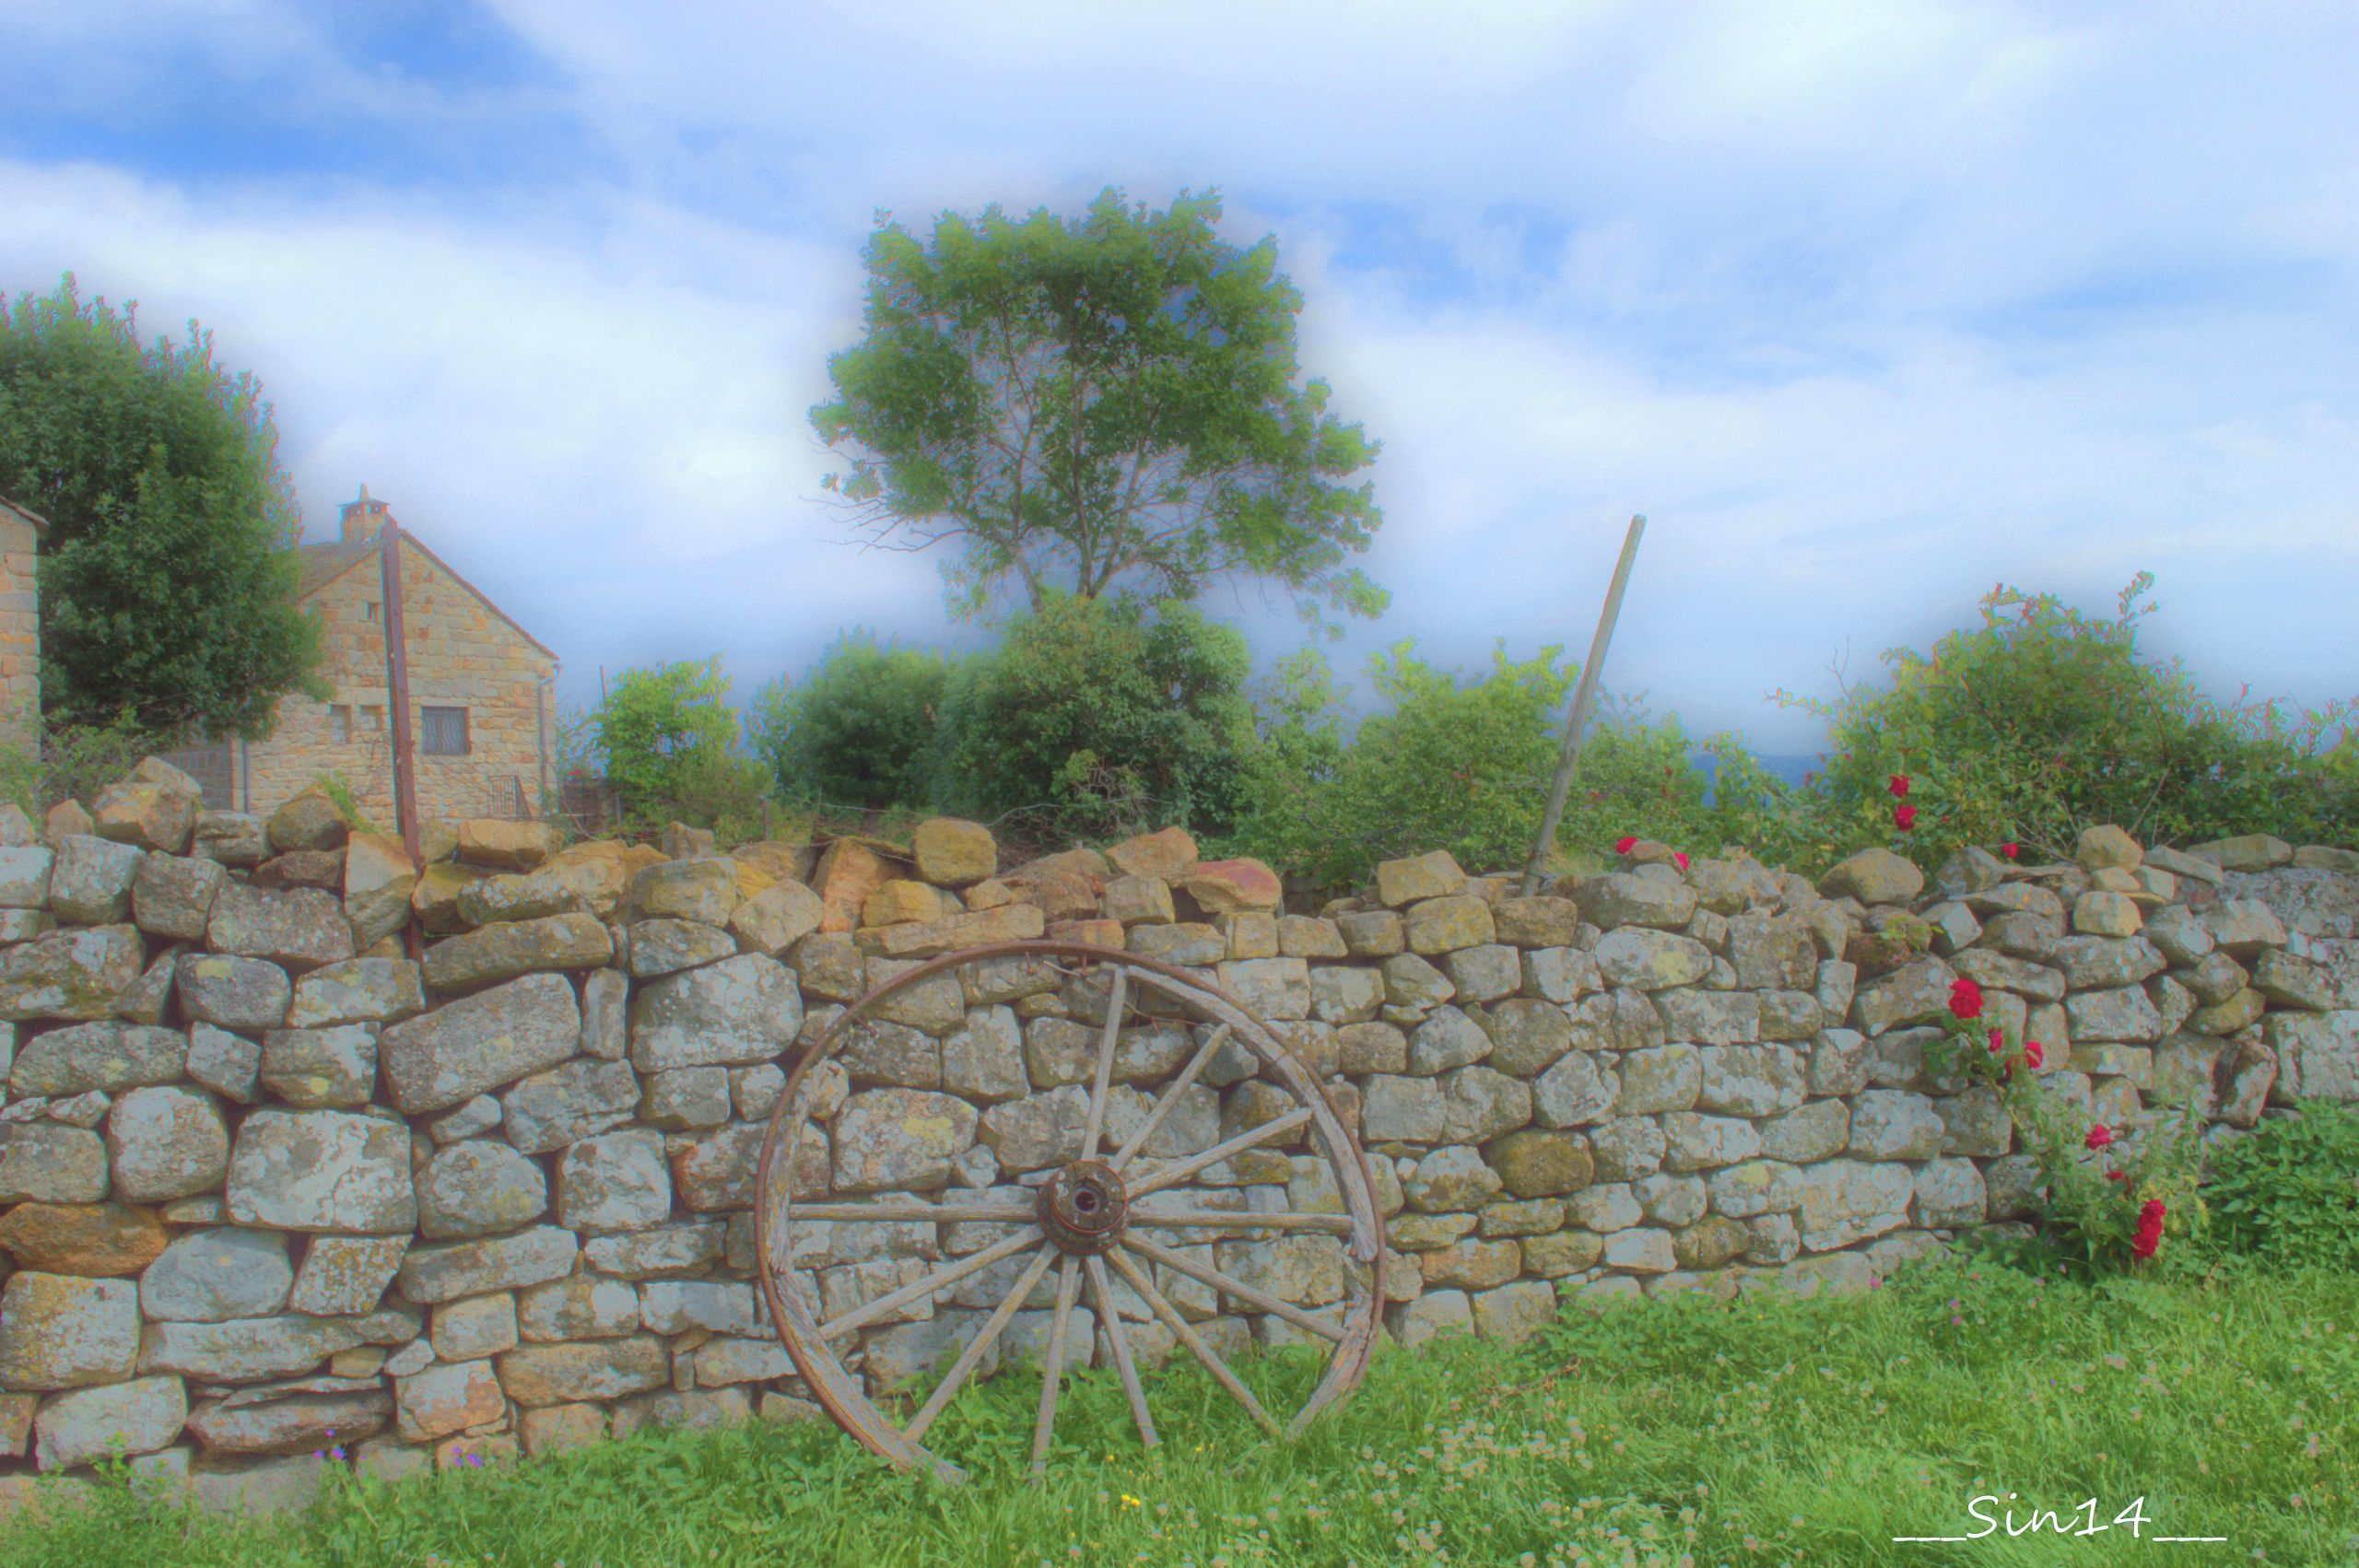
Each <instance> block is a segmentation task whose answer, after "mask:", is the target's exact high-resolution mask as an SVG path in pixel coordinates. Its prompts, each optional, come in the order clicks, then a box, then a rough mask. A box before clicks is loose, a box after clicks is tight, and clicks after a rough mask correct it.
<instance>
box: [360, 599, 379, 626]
mask: <svg viewBox="0 0 2359 1568" xmlns="http://www.w3.org/2000/svg"><path fill="white" fill-rule="evenodd" d="M381 608H382V606H381V605H380V604H379V603H377V601H375V600H374V599H368V600H363V601H362V602H361V605H360V614H361V616H362V618H363V619H366V620H370V621H374V620H375V619H377V614H378V611H379V610H380V609H381Z"/></svg>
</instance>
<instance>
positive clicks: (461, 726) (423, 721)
mask: <svg viewBox="0 0 2359 1568" xmlns="http://www.w3.org/2000/svg"><path fill="white" fill-rule="evenodd" d="M418 718H419V720H420V722H419V724H418V729H419V731H421V732H420V734H419V736H418V748H417V749H418V750H419V751H421V752H423V753H424V754H425V755H428V756H464V755H467V710H466V709H465V708H420V709H418Z"/></svg>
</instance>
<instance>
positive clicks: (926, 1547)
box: [0, 1261, 2359, 1568]
mask: <svg viewBox="0 0 2359 1568" xmlns="http://www.w3.org/2000/svg"><path fill="white" fill-rule="evenodd" d="M1953 1301H1955V1302H1956V1303H1958V1304H1959V1305H1958V1306H1957V1307H1956V1308H1955V1309H1953V1307H1952V1306H1951V1303H1952V1302H1953ZM1248 1375H1249V1377H1250V1379H1251V1380H1254V1381H1256V1382H1259V1383H1261V1384H1262V1385H1263V1386H1264V1387H1269V1388H1272V1389H1273V1390H1283V1389H1284V1388H1285V1387H1290V1386H1291V1387H1298V1386H1300V1385H1301V1384H1302V1383H1303V1382H1304V1380H1305V1379H1306V1378H1307V1377H1308V1375H1309V1374H1308V1371H1307V1369H1306V1368H1305V1367H1303V1366H1302V1365H1301V1364H1300V1363H1290V1362H1287V1361H1285V1360H1282V1359H1281V1360H1274V1361H1268V1362H1262V1363H1256V1364H1255V1365H1253V1366H1252V1367H1251V1368H1250V1371H1249V1374H1248ZM1026 1381H1027V1380H1026V1379H1025V1378H1024V1377H1023V1376H1021V1375H1013V1376H1009V1377H1005V1378H1002V1379H1000V1380H998V1381H996V1382H995V1383H993V1384H992V1385H989V1386H987V1387H984V1388H982V1389H980V1390H973V1391H969V1393H968V1394H967V1395H965V1396H962V1398H960V1400H959V1401H958V1403H957V1406H956V1407H954V1410H953V1413H952V1415H951V1417H949V1418H947V1419H945V1422H944V1423H943V1425H942V1427H941V1428H939V1429H937V1430H938V1431H939V1433H940V1436H941V1440H942V1446H943V1448H944V1449H945V1451H946V1452H948V1453H950V1454H951V1456H952V1457H957V1458H958V1459H960V1460H961V1461H962V1462H964V1463H967V1464H968V1465H969V1466H970V1467H971V1468H972V1469H974V1471H975V1475H974V1479H973V1480H971V1481H970V1482H969V1483H968V1484H967V1485H966V1486H963V1487H947V1486H942V1485H938V1484H934V1483H931V1482H927V1481H922V1480H917V1479H914V1478H910V1477H905V1476H898V1475H894V1474H892V1473H890V1472H888V1471H886V1470H885V1469H882V1468H881V1467H880V1466H879V1465H877V1464H876V1463H875V1462H874V1460H872V1459H871V1458H869V1457H868V1456H867V1455H866V1454H865V1453H864V1452H863V1451H862V1450H860V1449H858V1448H857V1447H855V1446H854V1445H853V1444H852V1443H851V1440H850V1439H848V1438H846V1437H843V1436H842V1435H840V1434H839V1433H837V1432H836V1431H835V1429H834V1428H833V1427H831V1426H823V1425H814V1424H804V1425H798V1426H757V1427H754V1428H748V1429H744V1430H740V1431H736V1432H727V1433H705V1434H666V1435H660V1436H653V1437H642V1438H636V1439H632V1440H629V1441H626V1442H621V1443H613V1444H605V1445H598V1446H597V1447H595V1448H593V1449H591V1450H588V1451H585V1452H581V1453H576V1454H572V1455H569V1456H566V1457H561V1458H556V1459H551V1460H547V1461H543V1462H537V1463H532V1464H527V1465H524V1466H522V1467H521V1468H518V1469H513V1470H506V1471H481V1472H470V1473H467V1474H464V1475H449V1476H437V1477H427V1478H420V1479H419V1480H417V1481H414V1482H411V1483H408V1484H406V1485H404V1486H402V1487H399V1488H393V1489H388V1488H385V1487H381V1486H376V1485H372V1484H353V1485H340V1486H338V1487H336V1488H335V1489H334V1490H333V1491H332V1492H331V1493H330V1494H329V1496H328V1497H327V1498H326V1499H325V1500H324V1501H323V1504H322V1505H321V1506H320V1508H319V1509H318V1511H317V1512H316V1513H315V1514H314V1515H311V1516H309V1517H304V1518H299V1519H291V1520H283V1521H276V1522H265V1523H262V1524H256V1525H238V1526H232V1525H227V1524H222V1523H217V1522H214V1521H209V1520H205V1519H201V1518H197V1517H194V1516H191V1515H183V1514H182V1513H179V1512H175V1511H170V1510H165V1509H161V1508H158V1507H155V1506H153V1505H146V1506H143V1505H142V1504H139V1503H138V1502H137V1501H136V1500H135V1499H134V1498H132V1497H131V1496H129V1495H128V1494H127V1493H126V1492H123V1491H121V1490H119V1489H110V1490H109V1491H107V1492H102V1493H101V1494H100V1497H99V1499H98V1500H97V1501H96V1502H95V1503H93V1504H91V1505H90V1506H89V1507H88V1508H87V1509H86V1510H83V1511H81V1512H78V1513H76V1512H67V1513H62V1514H58V1515H52V1516H50V1517H49V1518H47V1519H46V1520H44V1521H43V1522H41V1524H39V1525H35V1526H27V1525H24V1524H21V1523H20V1524H18V1526H16V1527H7V1528H0V1562H7V1563H24V1564H52V1563H54V1564H65V1565H71V1568H109V1565H114V1564H122V1565H136V1568H165V1565H167V1564H176V1563H205V1564H225V1565H226V1564H240V1565H243V1564H249V1563H265V1562H266V1563H289V1564H347V1563H350V1564H358V1563H400V1564H461V1563H484V1562H492V1563H517V1564H534V1565H537V1568H546V1565H548V1564H554V1563H563V1564H565V1565H567V1568H585V1565H587V1564H592V1563H602V1564H604V1565H605V1568H622V1565H626V1564H628V1565H639V1564H671V1563H678V1564H695V1563H780V1564H793V1565H796V1568H804V1565H810V1568H820V1565H827V1564H846V1565H849V1564H861V1565H863V1568H870V1565H885V1564H908V1565H911V1568H915V1565H919V1564H925V1565H929V1568H931V1565H935V1564H959V1565H962V1568H963V1565H966V1564H997V1563H1021V1564H1027V1565H1029V1564H1036V1563H1043V1562H1046V1563H1054V1564H1064V1563H1074V1562H1081V1563H1089V1564H1100V1563H1126V1562H1143V1563H1156V1564H1191V1565H1194V1568H1215V1565H1234V1568H1243V1565H1246V1564H1264V1563H1287V1564H1298V1563H1299V1564H1308V1563H1361V1564H1378V1563H1410V1562H1453V1563H1461V1564H1475V1563H1518V1562H1530V1563H1536V1564H1544V1563H1593V1564H1621V1563H1678V1562H1696V1563H1702V1564H1712V1563H1739V1564H1754V1563H1760V1564H1768V1563H1827V1564H1880V1563H1895V1564H1912V1565H1914V1564H1928V1565H1932V1564H1960V1565H1967V1564H1972V1565H1977V1568H1979V1565H1986V1564H2020V1565H2023V1568H2032V1565H2035V1564H2037V1565H2040V1568H2050V1565H2057V1564H2063V1565H2071V1564H2079V1563H2100V1562H2102V1563H2113V1562H2124V1563H2128V1562H2152V1563H2157V1564H2202V1563H2213V1562H2250V1561H2256V1560H2259V1561H2265V1562H2278V1563H2301V1564H2349V1563H2353V1562H2359V1457H2354V1453H2355V1451H2359V1422H2354V1413H2355V1412H2354V1410H2353V1405H2354V1403H2355V1402H2359V1279H2353V1278H2352V1277H2350V1276H2348V1275H2329V1274H2310V1275H2303V1276H2290V1277H2281V1278H2265V1277H2257V1276H2248V1277H2243V1278H2237V1279H2232V1280H2225V1281H2214V1282H2210V1283H2181V1284H2165V1283H2158V1282H2150V1281H2114V1282H2111V1283H2106V1284H2100V1285H2096V1286H2088V1285H2081V1284H2071V1285H2065V1284H2060V1283H2058V1282H2057V1281H2054V1280H2052V1279H2050V1280H2048V1281H2045V1282H2040V1281H2036V1280H2035V1278H2034V1277H2032V1276H2030V1275H2027V1274H2025V1273H2020V1272H2016V1271H2014V1270H2009V1269H2006V1268H2003V1267H2001V1266H1998V1265H1995V1264H1987V1263H1986V1264H1982V1265H1976V1264H1973V1263H1970V1262H1949V1261H1942V1262H1936V1263H1929V1264H1925V1265H1921V1266H1919V1267H1918V1268H1917V1269H1915V1270H1910V1271H1907V1272H1905V1273H1904V1274H1903V1275H1901V1276H1900V1277H1899V1278H1897V1279H1895V1280H1894V1281H1891V1282H1889V1283H1887V1284H1886V1285H1885V1286H1884V1288H1883V1289H1881V1290H1878V1291H1874V1292H1872V1293H1869V1294H1867V1295H1865V1296H1861V1297H1858V1298H1855V1299H1851V1300H1846V1301H1813V1302H1790V1301H1759V1302H1747V1303H1742V1304H1739V1305H1735V1306H1733V1307H1720V1306H1715V1305H1710V1304H1708V1303H1702V1302H1695V1303H1684V1304H1675V1305H1674V1304H1659V1305H1650V1306H1645V1307H1634V1308H1624V1309H1618V1310H1614V1311H1611V1312H1608V1313H1606V1314H1604V1315H1602V1316H1592V1315H1591V1314H1590V1313H1588V1312H1586V1311H1575V1312H1571V1313H1568V1314H1567V1316H1565V1318H1564V1319H1563V1320H1562V1322H1561V1323H1560V1324H1559V1325H1558V1326H1557V1327H1556V1328H1555V1329H1553V1330H1552V1331H1551V1332H1550V1333H1549V1334H1548V1335H1547V1336H1545V1337H1544V1338H1543V1339H1542V1340H1537V1341H1535V1342H1533V1343H1532V1344H1528V1345H1525V1346H1522V1347H1520V1348H1518V1349H1516V1350H1513V1351H1498V1350H1494V1349H1490V1348H1487V1347H1483V1346H1477V1345H1473V1344H1468V1343H1464V1342H1456V1343H1443V1344H1438V1345H1434V1346H1429V1347H1427V1348H1426V1349H1425V1350H1423V1351H1421V1352H1417V1353H1414V1354H1403V1353H1400V1352H1391V1353H1388V1354H1386V1355H1383V1356H1381V1357H1379V1361H1378V1363H1377V1364H1376V1366H1375V1367H1374V1368H1373V1369H1372V1370H1371V1372H1370V1373H1369V1375H1368V1378H1367V1383H1366V1384H1365V1385H1364V1386H1363V1387H1362V1388H1361V1390H1360V1392H1359V1394H1358V1395H1357V1397H1356V1398H1355V1399H1354V1400H1353V1401H1352V1402H1351V1403H1350V1404H1349V1405H1348V1406H1346V1407H1345V1408H1344V1410H1342V1411H1341V1412H1340V1413H1339V1414H1337V1415H1336V1416H1334V1417H1332V1418H1331V1419H1330V1420H1329V1421H1328V1422H1323V1423H1322V1424H1321V1425H1320V1427H1319V1428H1318V1429H1317V1430H1316V1431H1315V1432H1314V1433H1312V1435H1311V1436H1310V1437H1309V1438H1308V1439H1307V1440H1306V1441H1304V1442H1303V1443H1302V1444H1300V1445H1297V1446H1293V1447H1286V1446H1281V1445H1272V1444H1269V1443H1266V1442H1264V1441H1262V1439H1261V1438H1260V1437H1259V1436H1258V1435H1257V1434H1256V1433H1254V1432H1253V1430H1252V1429H1251V1428H1250V1426H1249V1425H1247V1424H1246V1422H1244V1420H1243V1419H1242V1417H1241V1416H1239V1415H1238V1413H1237V1412H1236V1411H1235V1410H1234V1409H1233V1408H1232V1407H1230V1406H1228V1405H1227V1403H1226V1400H1225V1398H1223V1397H1222V1396H1220V1395H1218V1394H1217V1393H1216V1392H1215V1391H1213V1390H1212V1389H1211V1387H1210V1386H1209V1384H1207V1383H1206V1382H1205V1381H1204V1380H1203V1379H1202V1378H1201V1377H1199V1376H1196V1375H1193V1374H1192V1372H1191V1375H1188V1376H1185V1377H1181V1378H1179V1379H1177V1381H1176V1385H1175V1384H1173V1383H1166V1384H1163V1385H1159V1386H1158V1389H1157V1398H1158V1405H1157V1412H1158V1417H1159V1419H1160V1421H1161V1423H1162V1425H1163V1428H1164V1431H1165V1433H1166V1440H1165V1445H1164V1447H1163V1448H1162V1449H1161V1450H1159V1451H1157V1452H1156V1453H1153V1454H1147V1453H1144V1452H1142V1451H1141V1450H1140V1449H1139V1448H1138V1447H1137V1445H1136V1443H1135V1441H1134V1439H1133V1438H1132V1437H1131V1435H1130V1434H1129V1432H1128V1428H1127V1422H1126V1418H1125V1414H1124V1410H1123V1407H1122V1404H1121V1394H1120V1390H1119V1389H1118V1388H1117V1387H1114V1386H1113V1384H1112V1383H1111V1380H1110V1379H1109V1378H1107V1377H1102V1376H1098V1375H1088V1376H1086V1377H1084V1378H1082V1379H1080V1380H1079V1382H1078V1385H1077V1387H1075V1389H1074V1393H1073V1394H1072V1395H1071V1396H1069V1397H1068V1398H1067V1399H1066V1401H1065V1403H1064V1406H1063V1414H1062V1419H1061V1421H1060V1423H1059V1428H1060V1443H1059V1445H1058V1452H1057V1453H1056V1456H1055V1463H1054V1466H1053V1469H1052V1479H1051V1480H1050V1482H1049V1483H1048V1484H1046V1485H1044V1486H1039V1487H1035V1486H1029V1485H1027V1484H1026V1483H1025V1481H1024V1480H1023V1477H1022V1474H1021V1469H1022V1461H1023V1457H1024V1452H1023V1451H1024V1449H1025V1446H1026V1439H1027V1433H1028V1432H1029V1428H1030V1424H1031V1410H1032V1400H1033V1398H1034V1397H1035V1393H1036V1392H1037V1387H1038V1385H1037V1383H1035V1384H1034V1386H1033V1388H1032V1389H1029V1390H1027V1387H1025V1383H1026ZM1173 1394H1176V1396H1177V1397H1176V1398H1166V1396H1168V1395H1173ZM2006 1492H2016V1493H2018V1494H2019V1495H2018V1497H2017V1499H2016V1501H2015V1502H2014V1504H2013V1507H2014V1509H2015V1510H2016V1516H2017V1518H2018V1520H2019V1521H2020V1520H2021V1519H2023V1518H2024V1517H2025V1516H2027V1515H2028V1513H2029V1510H2030V1509H2031V1508H2032V1507H2033V1506H2035V1505H2036V1506H2043V1507H2048V1508H2052V1509H2055V1510H2058V1511H2059V1512H2070V1511H2071V1509H2073V1508H2075V1507H2077V1506H2078V1505H2079V1504H2080V1503H2081V1500H2082V1499H2083V1498H2088V1497H2095V1499H2096V1500H2097V1505H2098V1515H2099V1517H2100V1518H2101V1519H2103V1520H2111V1519H2112V1518H2113V1517H2114V1516H2115V1515H2116V1514H2117V1513H2118V1512H2119V1511H2120V1510H2121V1509H2123V1508H2126V1507H2128V1506H2129V1505H2130V1504H2131V1502H2132V1501H2133V1500H2134V1499H2137V1498H2140V1497H2142V1498H2143V1499H2144V1500H2145V1505H2144V1512H2145V1515H2146V1517H2147V1518H2148V1519H2149V1520H2150V1521H2152V1523H2150V1524H2149V1526H2148V1527H2147V1528H2146V1531H2145V1535H2146V1537H2147V1538H2148V1539H2144V1540H2132V1539H2130V1536H2129V1532H2128V1530H2127V1529H2126V1528H2123V1529H2116V1530H2112V1531H2109V1532H2107V1533H2106V1534H2102V1535H2097V1536H2095V1537H2093V1538H2089V1539H2059V1538H2057V1537H2055V1536H2053V1535H2044V1536H2040V1537H2036V1538H2035V1537H2029V1536H2026V1537H2025V1538H2023V1539H2012V1540H2011V1539H2008V1537H2007V1536H2006V1534H2005V1533H2004V1531H2003V1529H2002V1530H2001V1531H2000V1532H1999V1533H1997V1534H1995V1535H1993V1536H1991V1537H1989V1539H1981V1540H1978V1541H1972V1542H1968V1543H1965V1544H1959V1545H1895V1544H1894V1543H1893V1542H1892V1540H1891V1539H1890V1538H1892V1537H1893V1536H1895V1535H1938V1534H1949V1533H1962V1532H1963V1531H1964V1530H1966V1529H1968V1528H1972V1527H1974V1522H1973V1521H1972V1520H1971V1519H1969V1517H1968V1515H1967V1513H1966V1508H1967V1503H1968V1500H1969V1499H1971V1498H1973V1497H1974V1496H1976V1495H1978V1494H1982V1493H1999V1494H2003V1493H2006ZM2006 1506H2007V1504H2006V1503H2005V1502H2004V1501H2003V1500H2002V1501H2001V1503H2000V1504H1997V1505H1996V1507H1994V1508H1993V1509H1992V1510H1991V1512H1992V1513H1993V1514H1994V1515H1997V1512H1998V1510H1999V1509H2001V1508H2004V1507H2006ZM2155 1534H2164V1535H2191V1536H2225V1537H2227V1538H2228V1541H2227V1544H2226V1545H2224V1546H2192V1545H2176V1546H2174V1545H2158V1544H2155V1543H2154V1541H2153V1540H2152V1539H2151V1538H2152V1537H2153V1536H2154V1535H2155Z"/></svg>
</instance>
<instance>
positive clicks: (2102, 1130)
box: [2081, 1123, 2113, 1149]
mask: <svg viewBox="0 0 2359 1568" xmlns="http://www.w3.org/2000/svg"><path fill="white" fill-rule="evenodd" d="M2112 1141H2113V1130H2112V1129H2110V1128H2108V1127H2107V1126H2105V1125H2104V1124H2103V1123H2099V1124H2098V1125H2097V1126H2095V1127H2093V1128H2091V1129H2089V1135H2088V1136H2087V1137H2086V1138H2083V1139H2082V1140H2081V1147H2082V1148H2083V1149H2102V1148H2104V1147H2105V1146H2106V1145H2107V1144H2108V1143H2110V1142H2112Z"/></svg>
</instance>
